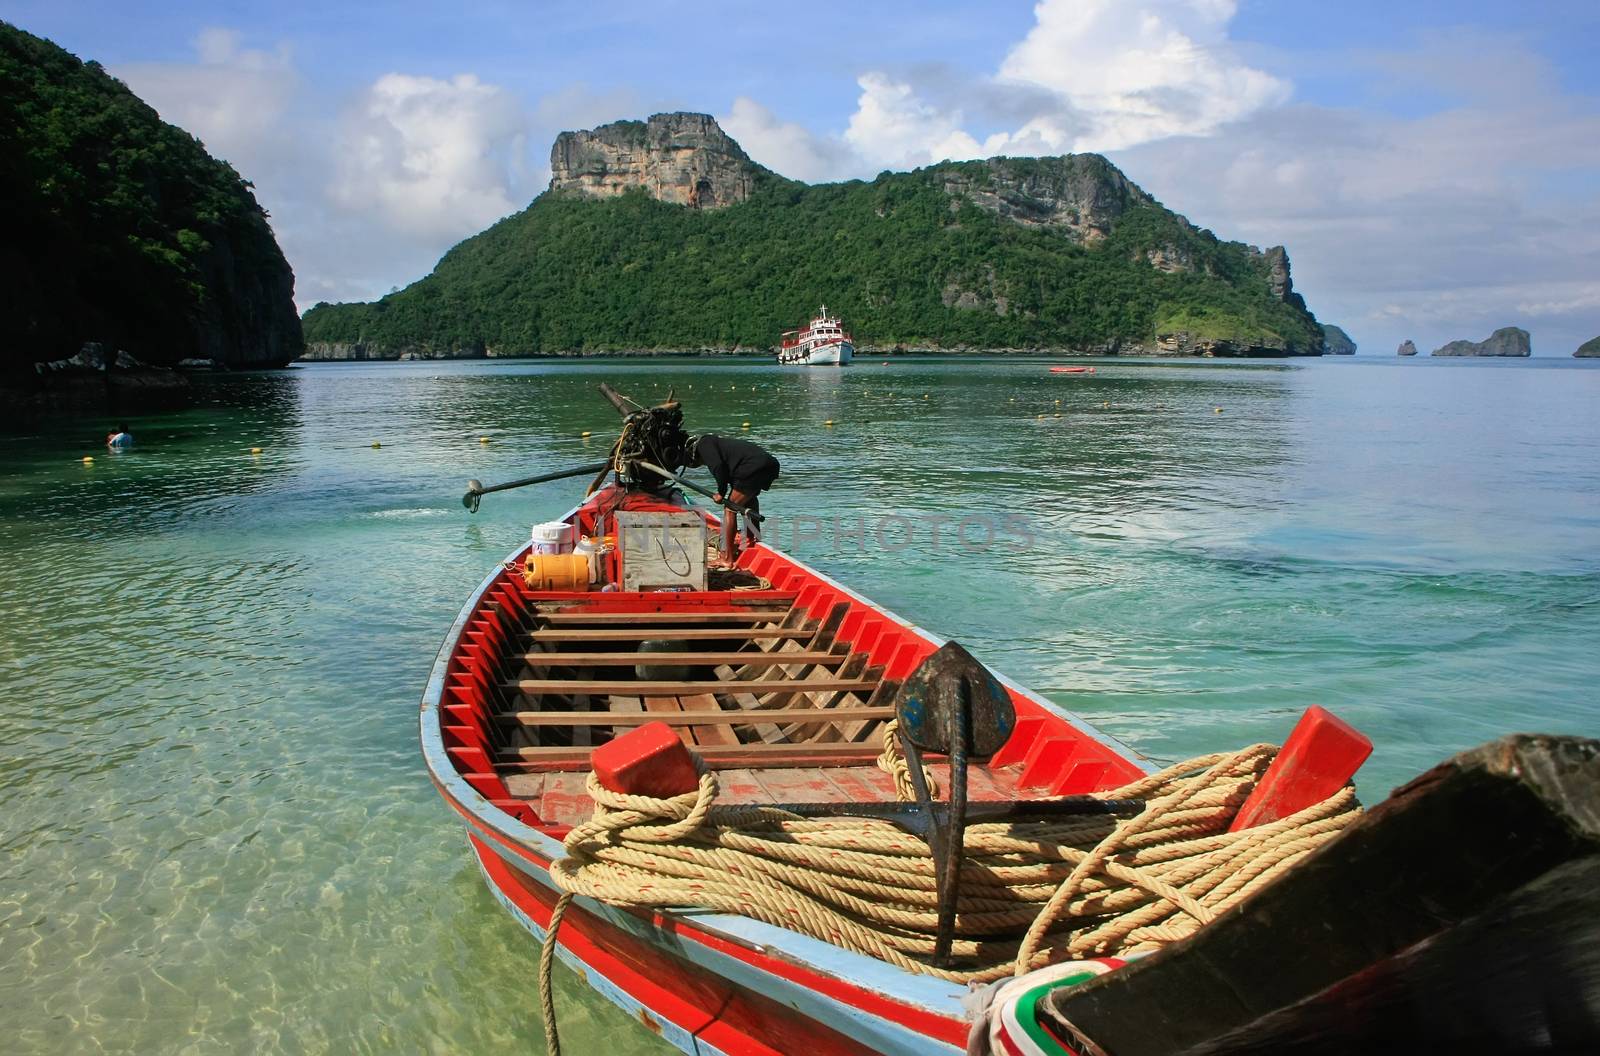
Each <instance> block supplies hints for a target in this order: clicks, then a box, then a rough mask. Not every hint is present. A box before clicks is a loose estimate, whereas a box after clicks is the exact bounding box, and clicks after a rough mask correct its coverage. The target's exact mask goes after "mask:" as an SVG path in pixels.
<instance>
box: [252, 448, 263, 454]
mask: <svg viewBox="0 0 1600 1056" xmlns="http://www.w3.org/2000/svg"><path fill="white" fill-rule="evenodd" d="M250 453H251V454H252V455H259V454H260V453H261V449H260V448H259V447H252V448H251V449H250Z"/></svg>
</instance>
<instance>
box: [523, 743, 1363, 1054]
mask: <svg viewBox="0 0 1600 1056" xmlns="http://www.w3.org/2000/svg"><path fill="white" fill-rule="evenodd" d="M1276 754H1277V749H1276V748H1275V747H1274V746H1272V745H1269V744H1256V745H1251V746H1250V747H1248V748H1244V749H1241V750H1239V751H1237V752H1231V753H1226V752H1225V753H1217V754H1214V755H1204V756H1199V757H1197V758H1194V759H1190V760H1187V761H1185V762H1182V763H1178V764H1177V765H1175V766H1170V767H1168V768H1166V769H1165V770H1162V771H1161V772H1159V773H1156V774H1152V775H1150V776H1148V777H1145V778H1142V779H1140V780H1138V781H1135V782H1133V783H1131V784H1128V785H1124V786H1123V787H1121V788H1118V789H1114V790H1112V791H1109V792H1103V793H1098V795H1100V796H1102V797H1103V798H1110V799H1139V800H1143V801H1144V802H1145V804H1146V806H1145V809H1144V810H1143V811H1141V812H1140V813H1139V814H1137V815H1135V816H1134V817H1132V818H1116V817H1112V816H1108V815H1078V816H1068V817H1062V818H1056V819H1051V818H1037V819H1035V818H1028V819H1018V820H1015V821H1008V822H995V823H985V824H974V825H971V826H969V827H968V828H967V830H966V836H965V843H964V847H965V851H966V858H965V861H964V862H963V865H962V873H961V885H960V900H959V903H958V905H957V915H956V939H955V942H954V944H953V947H952V952H953V954H954V955H955V957H956V958H957V960H958V962H959V963H960V966H959V967H955V968H937V967H934V966H933V965H932V964H930V963H929V958H930V957H931V955H932V952H933V946H934V938H935V934H936V931H937V927H938V895H937V889H936V881H935V878H934V865H933V859H932V856H931V853H930V852H929V849H928V846H927V844H926V843H924V842H923V841H922V840H920V839H918V838H917V837H915V836H912V835H910V834H909V833H906V832H905V831H903V830H901V829H899V828H898V827H896V826H895V825H894V824H892V823H890V822H888V821H883V820H879V819H871V818H855V817H837V818H824V819H805V818H800V817H798V816H796V815H794V814H790V813H787V812H785V811H782V810H777V809H775V808H772V807H762V806H740V805H718V804H717V802H716V800H717V794H718V784H717V778H716V775H715V774H714V773H712V772H711V771H708V770H705V769H704V768H703V767H702V769H701V772H700V780H699V787H698V788H697V789H696V790H695V791H693V792H688V793H685V794H683V795H680V796H675V797H672V798H670V799H654V798H651V797H646V796H631V795H624V794H620V793H616V792H612V791H611V790H609V789H607V788H605V787H604V786H603V785H601V784H600V783H599V782H598V781H597V780H596V779H595V778H594V775H593V774H591V775H590V776H589V780H588V786H587V789H588V793H589V795H590V797H591V798H593V800H594V802H595V812H594V816H593V817H592V818H591V819H590V820H589V821H588V822H585V823H584V824H582V825H579V826H577V827H576V828H574V829H573V830H572V831H571V832H570V833H569V834H568V836H567V838H566V841H565V847H566V851H567V857H565V858H563V859H560V860H558V861H556V862H554V863H553V864H552V865H551V869H550V875H551V879H552V880H554V881H555V883H556V884H557V885H558V886H559V887H560V888H561V889H562V890H563V891H564V892H566V894H564V895H563V896H562V898H561V900H560V901H559V902H558V903H557V915H556V916H554V917H552V922H551V928H550V934H549V936H548V938H547V940H546V944H545V950H544V957H543V958H542V959H541V964H540V986H541V990H542V997H543V999H544V1005H545V1013H546V1015H545V1030H546V1035H547V1037H548V1038H550V1039H551V1040H552V1045H553V1047H552V1050H551V1051H552V1052H558V1051H559V1047H558V1046H556V1045H555V1038H556V1035H555V1029H554V1028H555V1023H554V1008H553V1005H552V1004H551V999H550V989H549V977H548V976H549V971H548V967H547V964H548V962H549V961H550V959H551V954H552V951H553V948H554V945H555V932H556V926H557V923H558V922H559V915H560V913H561V912H562V911H563V910H564V909H565V908H566V905H567V903H568V902H570V900H571V898H572V896H573V895H586V896H589V897H591V898H595V899H598V900H599V901H602V902H605V903H607V904H609V905H615V906H626V907H636V908H648V909H664V908H669V907H694V908H699V909H710V910H717V911H721V912H725V913H737V914H740V915H742V916H746V917H751V918H754V919H756V920H762V921H765V922H767V923H769V924H774V925H777V926H779V927H784V928H789V929H791V930H793V931H799V932H803V933H804V934H807V935H810V936H812V937H814V938H817V939H821V940H822V941H824V942H828V943H831V944H833V945H836V946H841V947H844V948H846V949H850V950H855V951H857V952H859V953H865V954H868V955H870V956H873V957H877V958H878V959H880V960H883V961H887V962H888V963H890V964H893V965H895V966H897V967H899V968H903V969H905V970H907V971H911V972H916V973H920V974H923V975H932V976H936V977H938V978H941V979H948V980H951V981H955V982H963V983H972V982H988V981H990V980H993V979H998V978H1001V977H1004V976H1006V975H1023V974H1026V973H1027V972H1029V971H1031V970H1033V969H1035V968H1039V967H1043V966H1044V965H1046V964H1050V963H1054V962H1056V961H1062V960H1069V959H1079V958H1088V957H1109V956H1123V955H1127V954H1131V953H1137V952H1140V951H1144V950H1151V949H1156V948H1159V947H1160V946H1163V945H1165V944H1167V943H1169V942H1174V941H1176V940H1178V939H1181V938H1184V937H1185V936H1187V935H1189V934H1191V933H1193V932H1194V931H1195V930H1196V929H1198V928H1200V927H1201V926H1202V925H1204V924H1206V923H1208V922H1209V921H1210V920H1212V919H1213V918H1214V917H1215V916H1216V915H1217V914H1218V913H1221V912H1223V911H1224V910H1226V909H1228V908H1229V907H1230V906H1232V905H1234V904H1236V903H1238V902H1239V901H1241V900H1243V899H1245V898H1247V897H1249V896H1250V895H1251V894H1252V893H1254V892H1255V891H1257V890H1259V889H1260V888H1262V887H1263V886H1265V885H1267V884H1270V883H1271V882H1273V881H1274V880H1276V879H1277V878H1278V877H1280V876H1282V875H1283V874H1284V872H1286V871H1287V870H1288V869H1290V868H1292V867H1293V866H1294V864H1295V863H1296V862H1298V861H1299V860H1300V859H1301V858H1303V857H1305V856H1306V855H1307V854H1309V853H1311V852H1312V851H1313V850H1315V849H1316V848H1317V847H1319V846H1321V845H1322V844H1323V843H1325V842H1327V841H1328V840H1330V839H1332V838H1333V837H1334V836H1335V835H1336V834H1337V833H1338V832H1339V831H1340V830H1341V829H1343V828H1344V827H1345V826H1346V825H1348V824H1349V823H1350V822H1352V821H1353V820H1355V818H1356V817H1358V816H1359V814H1360V812H1361V807H1360V804H1359V803H1358V802H1357V801H1356V797H1355V790H1354V788H1353V787H1352V786H1346V787H1345V788H1343V789H1341V790H1340V791H1338V792H1336V793H1335V794H1334V795H1332V796H1330V797H1329V798H1327V799H1326V800H1324V801H1322V802H1321V803H1318V804H1316V805H1315V806H1312V807H1309V808H1307V809H1305V810H1302V811H1300V812H1299V813H1297V814H1294V815H1292V816H1290V817H1286V818H1283V819H1281V820H1279V821H1276V822H1272V823H1269V824H1266V825H1260V826H1257V827H1254V828H1249V829H1243V830H1240V831H1238V832H1228V831H1227V828H1228V825H1229V823H1230V822H1231V821H1232V820H1233V817H1234V815H1235V814H1236V813H1237V812H1238V810H1239V807H1240V806H1241V805H1242V804H1243V803H1244V800H1245V798H1246V797H1247V796H1248V795H1249V794H1250V791H1251V790H1252V789H1253V788H1254V787H1255V784H1256V782H1257V780H1258V779H1259V778H1260V776H1261V775H1262V774H1263V773H1264V772H1265V771H1266V768H1267V766H1268V765H1269V764H1270V763H1271V761H1272V759H1273V757H1274V756H1275V755H1276ZM898 755H899V753H898V751H897V749H896V745H895V742H894V740H893V738H892V734H891V736H890V737H886V738H885V756H886V757H887V758H886V762H888V765H887V766H886V767H885V768H886V769H890V771H891V772H894V769H893V757H894V756H898ZM899 767H900V769H901V770H902V771H904V767H905V762H904V759H903V758H901V759H900V762H899ZM905 773H908V771H907V772H905ZM905 773H899V774H896V784H897V786H898V785H902V784H908V782H906V781H905Z"/></svg>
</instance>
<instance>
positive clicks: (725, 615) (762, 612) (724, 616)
mask: <svg viewBox="0 0 1600 1056" xmlns="http://www.w3.org/2000/svg"><path fill="white" fill-rule="evenodd" d="M788 614H789V610H788V609H730V610H726V611H721V612H549V613H540V614H539V616H538V618H539V619H540V620H543V621H544V622H545V623H548V624H552V625H554V624H574V623H583V624H599V623H626V624H637V625H640V626H650V627H652V628H655V627H656V625H658V624H667V625H679V626H683V625H687V624H695V623H768V622H771V621H774V620H781V619H783V618H784V617H785V616H787V615H788Z"/></svg>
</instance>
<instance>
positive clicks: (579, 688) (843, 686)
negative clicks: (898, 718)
mask: <svg viewBox="0 0 1600 1056" xmlns="http://www.w3.org/2000/svg"><path fill="white" fill-rule="evenodd" d="M505 688H507V689H512V690H516V691H517V692H518V693H525V694H527V695H528V696H544V695H554V694H560V695H561V696H572V695H574V694H579V693H584V694H589V695H594V696H605V695H607V694H611V693H625V694H635V693H636V694H638V695H639V696H642V697H675V696H681V695H683V694H685V693H689V694H695V693H723V692H727V693H734V692H738V693H757V694H760V693H784V692H790V691H793V690H796V689H798V690H800V691H801V692H823V691H830V692H831V691H837V690H867V691H871V690H874V689H877V688H878V683H877V682H875V681H872V680H869V679H864V678H838V677H827V678H816V679H810V680H792V679H761V680H760V681H755V680H752V681H749V682H723V681H720V680H717V679H711V680H705V681H693V680H686V681H676V680H660V681H654V680H651V681H647V680H644V679H638V680H627V681H624V680H614V681H607V680H594V681H587V680H585V681H579V680H578V679H562V678H525V679H521V680H518V681H515V682H507V683H506V684H505Z"/></svg>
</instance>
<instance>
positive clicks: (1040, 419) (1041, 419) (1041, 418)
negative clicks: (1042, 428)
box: [1037, 414, 1044, 422]
mask: <svg viewBox="0 0 1600 1056" xmlns="http://www.w3.org/2000/svg"><path fill="white" fill-rule="evenodd" d="M1037 420H1038V421H1041V422H1042V421H1044V415H1042V414H1041V415H1040V416H1039V417H1038V419H1037Z"/></svg>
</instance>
